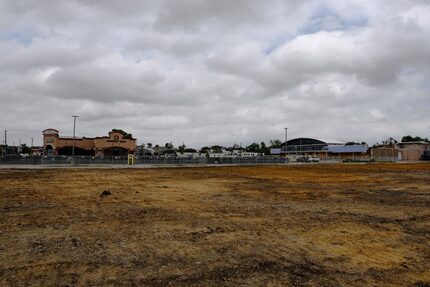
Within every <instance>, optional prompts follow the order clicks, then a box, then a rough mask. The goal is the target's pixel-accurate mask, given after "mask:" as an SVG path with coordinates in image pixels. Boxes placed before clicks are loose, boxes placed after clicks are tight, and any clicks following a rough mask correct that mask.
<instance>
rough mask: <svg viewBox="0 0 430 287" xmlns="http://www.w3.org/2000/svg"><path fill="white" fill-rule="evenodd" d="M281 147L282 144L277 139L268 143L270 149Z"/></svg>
mask: <svg viewBox="0 0 430 287" xmlns="http://www.w3.org/2000/svg"><path fill="white" fill-rule="evenodd" d="M281 145H282V142H281V141H280V140H278V139H275V140H271V141H270V147H271V148H280V147H281Z"/></svg>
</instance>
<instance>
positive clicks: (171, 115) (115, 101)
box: [0, 0, 430, 147]
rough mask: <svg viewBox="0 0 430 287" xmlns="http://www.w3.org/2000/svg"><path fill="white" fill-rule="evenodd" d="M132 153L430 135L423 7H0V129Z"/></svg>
mask: <svg viewBox="0 0 430 287" xmlns="http://www.w3.org/2000/svg"><path fill="white" fill-rule="evenodd" d="M72 114H77V115H79V119H78V123H77V135H79V136H101V135H105V134H107V132H108V131H109V130H111V129H112V128H121V129H124V130H126V131H128V132H130V133H132V134H133V135H134V136H135V137H137V138H138V142H139V143H143V142H144V143H146V142H151V143H154V144H155V143H160V144H164V143H165V142H168V141H172V142H173V144H174V145H178V144H181V143H182V142H185V144H186V145H188V146H195V147H200V146H203V145H206V144H222V145H231V144H233V143H235V142H236V143H242V144H243V145H246V144H249V143H250V142H253V141H258V142H260V141H266V142H267V141H269V140H270V139H274V138H279V139H283V137H284V127H288V128H289V138H294V137H314V138H320V139H336V140H340V141H366V142H368V143H375V142H377V141H379V142H380V141H381V140H383V139H384V138H386V137H390V136H392V137H397V138H400V137H401V136H403V135H406V134H411V135H419V136H423V137H430V1H428V0H422V1H420V0H405V1H402V0H387V1H384V0H379V1H370V0H369V1H366V0H356V1H355V0H350V1H343V0H332V1H330V0H327V1H311V0H309V1H306V0H300V1H299V0H297V1H296V0H290V1H263V0H261V1H260V0H235V1H230V0H171V1H167V0H165V1H161V0H160V1H143V0H128V1H127V0H124V1H118V0H91V1H88V0H75V1H57V0H20V1H18V0H0V129H1V130H4V129H7V130H9V132H8V143H9V144H12V142H13V141H15V142H16V144H17V143H18V140H19V139H21V141H22V142H27V143H29V142H30V138H31V137H34V139H35V144H41V142H42V134H41V132H42V130H44V129H46V128H55V129H58V130H59V131H60V134H61V135H71V134H72V130H73V119H72V117H71V115H72Z"/></svg>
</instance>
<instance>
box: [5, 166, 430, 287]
mask: <svg viewBox="0 0 430 287" xmlns="http://www.w3.org/2000/svg"><path fill="white" fill-rule="evenodd" d="M103 191H106V192H105V193H108V194H109V193H111V195H105V196H100V195H101V193H102V192H103ZM0 258H1V260H0V286H9V285H12V286H23V285H27V284H29V285H43V286H47V285H56V286H58V285H60V286H75V285H97V286H99V285H101V286H109V285H113V286H116V285H135V286H396V285H398V286H430V164H365V165H362V164H356V165H354V164H332V165H324V164H317V165H297V166H254V167H219V168H215V167H206V168H172V169H45V170H5V169H3V170H0Z"/></svg>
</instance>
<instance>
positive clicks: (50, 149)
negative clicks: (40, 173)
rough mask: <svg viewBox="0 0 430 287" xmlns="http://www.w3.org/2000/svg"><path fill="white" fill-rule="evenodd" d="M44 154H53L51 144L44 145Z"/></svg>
mask: <svg viewBox="0 0 430 287" xmlns="http://www.w3.org/2000/svg"><path fill="white" fill-rule="evenodd" d="M45 155H49V156H51V155H54V148H53V147H52V145H50V144H49V145H46V146H45Z"/></svg>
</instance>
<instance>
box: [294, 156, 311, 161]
mask: <svg viewBox="0 0 430 287" xmlns="http://www.w3.org/2000/svg"><path fill="white" fill-rule="evenodd" d="M296 161H297V162H309V157H307V156H299V157H298V158H297V159H296Z"/></svg>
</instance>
